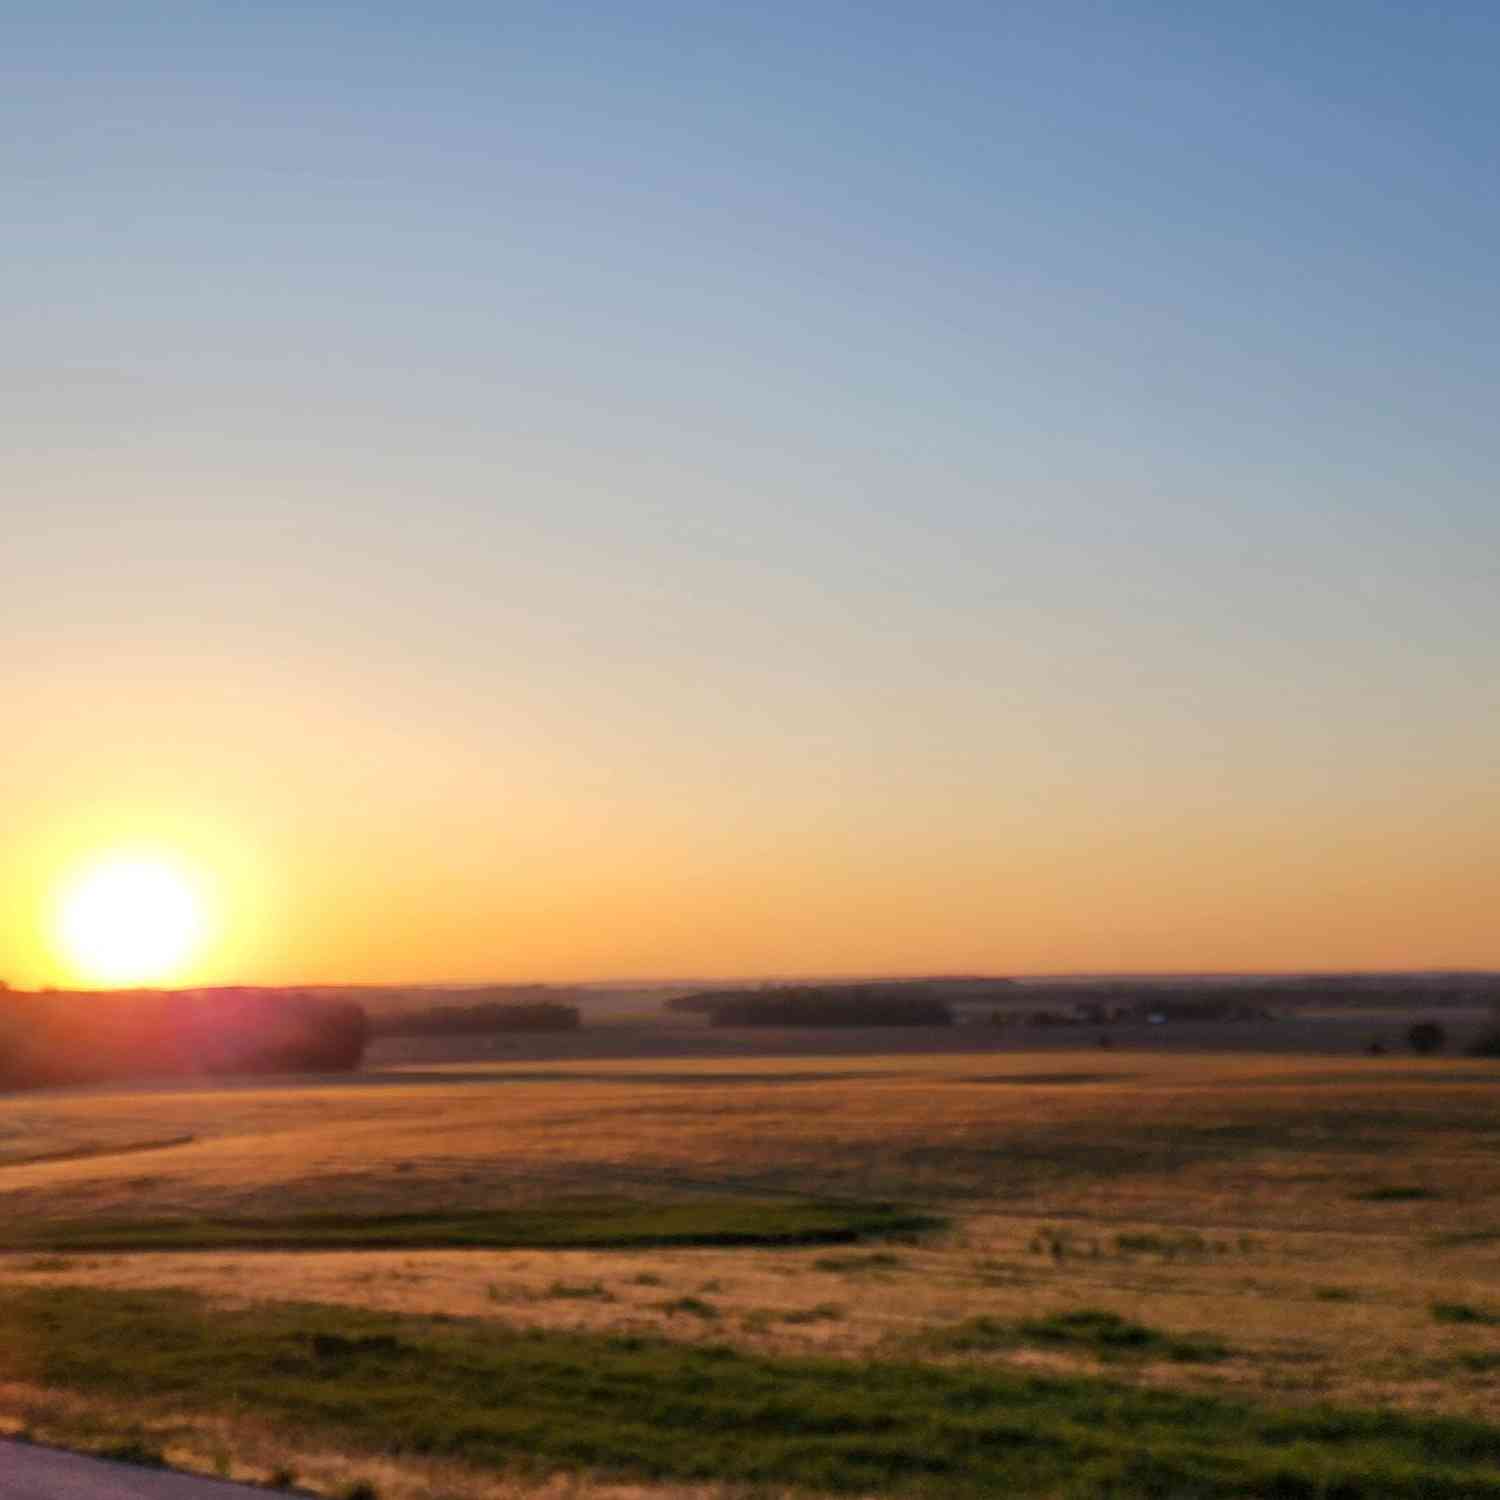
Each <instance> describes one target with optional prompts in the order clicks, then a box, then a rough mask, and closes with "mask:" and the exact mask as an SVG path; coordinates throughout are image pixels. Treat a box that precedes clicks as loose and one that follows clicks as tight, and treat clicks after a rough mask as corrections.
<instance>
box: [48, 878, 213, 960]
mask: <svg viewBox="0 0 1500 1500" xmlns="http://www.w3.org/2000/svg"><path fill="white" fill-rule="evenodd" d="M206 926H207V914H206V910H205V906H204V901H203V897H202V894H201V890H200V884H199V882H198V881H197V880H196V879H195V878H194V876H193V875H192V874H191V873H190V872H189V871H188V870H187V869H186V868H184V867H182V866H181V865H179V864H177V863H176V862H174V861H172V860H171V859H167V858H163V857H160V856H157V855H146V854H114V855H108V856H105V857H103V858H100V859H98V860H95V861H94V862H93V863H92V864H90V865H88V866H87V867H85V868H84V869H83V870H82V871H80V872H79V873H78V874H77V875H76V876H75V877H74V878H73V879H71V880H70V881H68V882H67V884H66V885H65V886H64V887H63V890H62V892H61V896H60V899H59V901H58V906H57V937H58V942H59V946H60V947H61V948H62V950H63V953H64V954H65V955H66V957H67V960H68V962H69V964H70V965H71V967H72V968H73V969H74V970H75V971H76V972H77V973H78V974H79V975H80V976H81V977H82V978H84V979H86V980H87V981H88V982H89V983H91V984H101V985H137V984H161V983H167V982H170V981H171V980H173V979H175V978H177V977H178V976H179V975H180V974H181V973H182V971H183V970H184V969H185V967H186V966H187V964H188V963H189V962H190V961H191V960H192V958H193V957H194V956H195V954H196V953H197V952H198V950H199V948H200V947H201V946H202V943H203V940H204V936H205V930H206Z"/></svg>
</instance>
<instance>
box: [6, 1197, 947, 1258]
mask: <svg viewBox="0 0 1500 1500" xmlns="http://www.w3.org/2000/svg"><path fill="white" fill-rule="evenodd" d="M941 1223H942V1221H941V1220H940V1219H938V1218H935V1217H934V1216H933V1215H931V1214H921V1213H914V1212H911V1211H909V1210H905V1209H901V1208H898V1207H895V1206H893V1205H891V1204H886V1203H839V1202H797V1201H791V1202H787V1201H774V1200H773V1201H766V1200H755V1199H709V1200H700V1201H697V1202H683V1203H643V1202H633V1201H631V1200H629V1199H622V1198H606V1197H596V1198H586V1199H577V1200H573V1201H563V1202H558V1203H549V1204H546V1205H544V1206H538V1207H535V1208H520V1209H502V1210H493V1211H490V1212H481V1213H413V1214H375V1215H369V1216H364V1217H358V1218H351V1217H350V1216H348V1215H346V1214H292V1215H284V1216H282V1217H279V1218H277V1217H269V1218H255V1219H227V1218H226V1219H210V1218H175V1219H169V1218H160V1219H81V1220H56V1221H49V1220H39V1221H35V1222H32V1223H30V1224H26V1223H22V1224H14V1225H8V1226H6V1228H5V1229H4V1230H3V1231H0V1248H6V1249H26V1250H97V1251H102V1250H339V1249H361V1250H373V1249H492V1250H493V1249H528V1248H533V1249H567V1248H578V1249H617V1250H624V1249H633V1248H643V1247H650V1246H670V1245H740V1246H750V1245H839V1244H851V1243H853V1242H854V1241H856V1240H861V1239H866V1238H871V1237H889V1236H892V1235H906V1234H917V1233H921V1232H923V1231H926V1230H930V1229H935V1228H937V1227H939V1225H940V1224H941Z"/></svg>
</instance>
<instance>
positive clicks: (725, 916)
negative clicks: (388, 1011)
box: [0, 667, 1500, 987]
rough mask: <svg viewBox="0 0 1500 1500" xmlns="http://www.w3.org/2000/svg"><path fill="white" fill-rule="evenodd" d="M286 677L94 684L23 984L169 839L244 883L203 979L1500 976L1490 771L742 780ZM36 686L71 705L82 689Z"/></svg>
mask: <svg viewBox="0 0 1500 1500" xmlns="http://www.w3.org/2000/svg"><path fill="white" fill-rule="evenodd" d="M253 679H254V673H253V672H251V671H249V670H248V669H247V673H246V674H245V675H243V676H241V677H239V678H238V679H237V681H236V683H235V685H234V687H233V688H232V689H231V688H229V687H228V686H226V685H225V684H224V682H223V681H222V680H219V687H218V691H217V695H216V693H215V690H214V686H213V684H214V680H215V679H214V677H213V675H212V674H209V675H208V676H204V675H199V674H196V673H194V672H192V671H190V670H188V669H187V668H186V667H185V668H184V669H183V674H182V676H181V677H180V678H179V680H178V681H177V682H176V683H174V684H165V683H162V682H160V681H158V682H157V683H156V684H155V688H154V691H156V692H159V693H161V694H162V696H161V697H160V698H159V699H158V700H157V701H155V702H152V701H150V700H149V698H148V696H147V693H148V689H147V685H146V684H145V683H144V682H143V683H141V684H139V691H138V692H136V693H134V694H132V693H129V692H121V693H120V694H119V695H118V697H117V698H116V699H115V700H114V701H110V700H109V699H108V698H107V697H106V698H102V699H100V700H97V701H95V702H94V703H92V704H88V705H85V704H84V703H82V702H81V701H80V700H79V699H78V698H76V697H75V698H74V699H72V700H71V710H70V712H69V714H68V715H67V717H66V718H65V720H64V721H63V722H62V724H61V725H60V727H58V728H57V729H56V730H55V731H54V734H53V736H52V739H51V742H50V743H48V744H46V745H45V746H44V745H42V743H41V739H42V737H41V736H40V735H34V736H33V737H32V738H33V741H34V742H35V743H34V744H33V745H32V746H31V747H30V749H29V750H28V749H27V748H25V747H23V748H21V749H20V750H19V751H18V753H17V754H15V755H13V756H12V757H11V759H10V761H9V762H8V765H7V767H6V770H5V773H4V774H5V776H6V778H7V784H6V786H5V791H6V793H7V797H8V801H9V805H10V808H11V811H10V818H9V822H10V827H9V830H8V832H9V837H8V839H7V845H6V856H7V857H6V859H5V863H4V866H3V872H0V954H3V963H4V968H3V969H0V977H3V978H5V979H6V980H8V981H9V982H10V983H11V984H12V985H13V986H16V987H31V986H38V985H46V984H50V985H68V984H74V983H78V982H79V981H80V980H81V979H82V978H84V976H82V975H81V974H80V973H79V972H78V971H77V966H76V965H75V964H72V963H71V962H70V960H69V957H68V955H67V954H66V953H63V952H60V951H59V950H58V948H57V945H56V944H55V942H53V941H52V939H51V934H50V927H49V923H50V920H51V912H52V909H53V907H54V906H55V903H56V901H57V900H58V898H59V895H60V892H61V891H63V890H64V889H65V887H66V883H67V880H68V879H69V877H70V874H71V873H75V872H76V871H77V870H78V869H79V868H80V867H81V866H82V865H84V864H85V863H86V862H87V861H89V860H90V859H93V858H96V857H98V856H100V855H105V854H108V853H110V852H111V851H113V850H117V849H122V848H123V849H135V848H143V847H144V848H150V849H155V850H159V851H161V852H162V853H164V854H166V855H168V856H170V857H173V858H176V859H179V860H181V861H182V862H183V863H184V864H186V865H187V866H189V867H191V868H192V869H193V870H194V871H195V872H197V873H198V874H199V875H200V876H201V877H202V878H203V879H204V881H205V884H206V886H207V888H208V890H209V892H210V896H209V901H210V905H211V913H210V915H211V917H212V922H211V928H212V931H211V933H210V935H209V940H208V941H207V943H206V944H205V946H204V948H203V949H202V951H201V952H200V953H199V954H197V955H196V956H195V958H194V961H193V962H192V963H191V964H190V965H188V966H187V967H186V968H184V969H183V970H182V971H181V972H178V973H174V974H172V975H170V976H166V978H167V979H169V980H170V981H171V982H175V983H181V984H194V983H268V984H275V983H341V982H343V983H397V982H409V983H419V982H444V981H483V980H493V981H553V982H565V981H570V980H600V979H609V978H619V979H631V978H640V979H647V978H660V977H668V976H674V975H691V976H704V977H726V978H742V977H743V978H750V977H761V976H767V975H772V976H774V975H788V974H792V975H816V974H828V975H858V974H879V973H932V972H950V973H959V972H985V973H1002V974H1004V973H1049V972H1088V971H1098V972H1123V971H1153V972H1155V971H1182V972H1203V971H1245V972H1251V971H1255V972H1259V971H1281V970H1303V969H1324V970H1330V969H1424V968H1484V967H1495V966H1500V953H1497V950H1496V936H1495V927H1494V923H1493V920H1492V914H1493V912H1494V910H1495V909H1496V907H1497V902H1496V897H1497V896H1500V880H1497V876H1496V872H1495V866H1494V862H1493V860H1492V858H1491V846H1490V844H1489V841H1488V838H1487V836H1486V830H1485V828H1484V826H1483V822H1482V820H1476V819H1475V818H1473V817H1472V816H1471V815H1470V814H1471V809H1470V806H1469V805H1467V804H1466V801H1465V798H1464V797H1463V796H1462V795H1461V794H1460V793H1459V792H1458V790H1457V789H1453V790H1451V791H1450V792H1449V794H1448V795H1447V796H1445V797H1443V798H1441V799H1439V798H1437V797H1434V796H1433V795H1431V794H1430V792H1429V794H1428V795H1426V796H1425V797H1424V799H1423V800H1421V801H1417V800H1415V798H1409V797H1404V796H1402V795H1401V794H1400V791H1401V789H1400V787H1399V785H1397V786H1392V785H1390V784H1389V782H1387V784H1386V785H1385V786H1384V788H1383V789H1382V790H1383V791H1384V793H1385V796H1384V799H1383V800H1379V801H1377V800H1376V799H1375V798H1374V797H1373V796H1372V788H1371V786H1370V784H1369V778H1368V777H1366V778H1365V779H1364V780H1363V781H1361V780H1359V779H1358V778H1351V784H1350V787H1349V788H1348V791H1349V792H1350V793H1351V794H1350V795H1346V796H1345V797H1344V798H1342V799H1338V798H1335V797H1333V796H1332V795H1329V794H1328V792H1327V789H1326V788H1325V789H1324V790H1323V795H1321V796H1319V797H1317V798H1316V799H1315V798H1314V797H1313V796H1312V795H1311V791H1312V789H1311V788H1310V787H1309V785H1308V781H1309V779H1310V778H1308V777H1307V776H1306V775H1304V777H1303V778H1302V781H1301V784H1300V785H1299V782H1298V778H1297V777H1296V776H1295V775H1294V774H1293V772H1292V770H1290V769H1288V768H1282V770H1281V772H1280V777H1279V780H1273V779H1272V777H1271V774H1270V772H1268V771H1266V770H1265V769H1264V768H1262V774H1261V781H1260V784H1258V785H1255V784H1247V785H1246V786H1244V787H1243V788H1242V789H1241V791H1240V794H1239V795H1238V796H1237V797H1236V798H1235V799H1234V800H1233V801H1228V800H1223V799H1221V798H1220V797H1219V795H1218V787H1217V780H1216V778H1215V777H1213V776H1208V777H1205V776H1203V775H1202V774H1201V768H1200V774H1199V775H1198V776H1197V777H1196V778H1194V777H1193V776H1192V775H1191V774H1190V771H1191V768H1190V767H1188V766H1185V765H1183V764H1181V763H1176V764H1168V765H1163V766H1161V767H1155V768H1148V767H1143V766H1141V765H1139V764H1137V765H1136V766H1135V767H1133V768H1132V769H1129V770H1127V771H1122V770H1121V769H1120V768H1119V767H1118V766H1115V767H1111V766H1110V765H1109V764H1108V763H1107V762H1106V761H1102V760H1101V761H1100V763H1098V764H1096V765H1093V766H1091V767H1089V768H1088V775H1087V776H1084V775H1083V768H1082V766H1081V764H1080V762H1079V761H1078V760H1077V759H1074V761H1073V762H1072V763H1071V765H1070V766H1069V767H1068V769H1067V772H1066V774H1065V773H1064V772H1063V771H1062V770H1061V769H1060V768H1058V767H1056V766H1052V767H1049V766H1047V764H1046V763H1045V761H1044V760H1042V759H1039V758H1038V756H1037V755H1036V753H1035V750H1034V747H1033V752H1032V754H1031V755H1030V756H1028V755H1027V754H1026V753H1025V749H1024V747H1022V746H1017V745H1015V744H1012V745H1011V746H1009V747H1007V746H1006V744H1005V737H1004V734H1003V726H1001V725H999V724H997V725H996V726H995V728H994V730H993V732H992V738H991V741H990V743H992V744H993V745H995V746H997V747H999V748H998V749H996V750H994V751H993V752H992V753H985V754H983V755H974V756H973V757H972V758H971V759H970V760H969V761H968V762H967V763H961V761H960V759H959V758H956V757H955V756H950V757H949V758H948V760H947V761H946V762H945V763H939V762H938V761H937V760H935V759H934V758H933V757H932V755H931V753H930V748H931V747H929V753H927V754H925V755H914V747H913V746H912V745H911V744H908V745H906V746H905V747H904V749H905V752H906V754H907V756H908V757H910V758H912V759H913V761H914V763H913V764H908V765H907V766H905V767H903V768H901V769H902V770H903V771H904V776H905V780H904V781H903V780H902V779H901V778H898V777H893V776H892V775H891V774H890V764H889V762H882V761H879V760H877V759H874V758H872V757H867V756H866V757H859V756H851V757H849V758H848V759H847V760H844V761H841V760H840V759H839V757H838V756H836V755H834V756H831V757H829V758H828V760H827V762H826V763H825V764H824V765H822V766H821V767H811V766H809V765H806V764H803V763H802V762H801V761H800V760H799V759H797V758H795V757H793V758H792V759H791V760H790V761H788V760H787V759H786V758H785V756H784V755H783V754H782V753H781V752H780V751H778V750H777V749H776V747H775V746H774V745H768V744H767V743H764V742H762V743H758V744H756V745H753V746H749V747H744V753H745V754H746V759H745V761H744V763H743V764H742V765H741V766H740V767H739V770H740V775H739V776H735V775H731V774H727V772H728V770H729V769H730V767H729V766H728V765H727V764H723V763H721V759H720V758H721V757H722V756H723V754H724V750H723V747H722V746H720V747H719V749H718V751H717V752H716V753H715V754H714V755H710V756H707V757H705V756H704V755H703V754H702V753H701V747H698V748H696V749H695V748H693V747H684V746H683V745H682V744H680V743H675V742H674V743H672V744H669V745H668V746H667V747H665V748H666V751H667V752H670V754H671V755H672V758H671V759H670V760H668V759H667V758H666V755H665V754H664V755H663V758H662V759H660V760H653V759H652V758H650V757H648V756H646V755H643V754H638V755H636V756H634V757H631V756H629V755H628V754H624V753H621V754H620V755H619V756H618V758H617V759H616V760H615V761H614V762H613V763H611V762H610V761H609V760H607V759H604V758H602V752H601V751H599V750H598V749H597V748H596V747H590V746H588V745H580V744H576V743H575V744H571V745H570V744H567V743H564V742H561V741H559V742H557V743H553V744H550V745H538V744H536V743H532V744H529V745H528V744H527V743H525V741H524V740H523V739H521V738H519V737H517V739H515V740H514V741H509V742H507V741H506V739H505V738H504V736H503V735H502V734H501V733H499V732H497V731H496V730H495V729H494V727H493V726H488V727H487V732H485V733H483V734H478V736H477V738H476V734H477V731H478V726H475V725H473V724H472V722H471V723H470V724H469V725H468V731H467V737H466V735H465V734H464V733H461V732H459V730H458V727H457V726H456V725H448V726H444V725H443V724H442V723H441V722H440V711H441V703H440V702H439V701H438V700H436V699H434V698H433V696H432V694H431V693H430V692H428V693H425V694H424V693H423V692H422V690H421V689H420V688H419V687H418V686H417V685H416V684H414V683H407V684H406V686H407V687H408V688H409V689H410V690H411V692H412V695H413V696H412V698H411V699H410V700H409V701H410V702H411V703H412V704H413V706H414V711H413V713H412V715H411V717H410V719H409V720H407V719H387V718H385V717H383V716H382V715H380V714H378V713H372V712H371V711H370V710H369V709H368V708H366V707H364V706H363V705H361V704H358V703H355V702H354V701H352V700H351V699H348V698H345V699H343V700H342V701H341V700H340V699H339V697H338V696H337V695H336V694H329V693H324V694H321V695H319V697H318V698H317V699H303V698H298V697H295V696H293V697H291V698H290V699H282V700H278V699H277V698H276V696H275V695H274V694H273V692H272V691H271V687H270V685H269V684H268V683H265V682H259V683H257V682H255V681H254V680H253ZM32 687H33V691H34V694H35V696H34V697H33V699H32V702H31V705H30V707H31V709H32V710H33V711H34V712H33V713H32V715H31V717H30V722H32V723H34V724H35V723H41V722H46V721H47V719H48V718H49V716H50V715H49V704H48V701H47V698H48V695H51V694H56V695H58V696H59V697H61V696H62V694H63V689H62V688H61V687H60V686H59V684H58V683H57V681H56V679H55V678H52V677H49V678H48V679H47V680H46V681H45V682H43V681H41V678H40V674H39V676H38V680H37V681H35V682H34V683H33V684H32ZM247 688H249V689H251V690H250V691H248V692H246V691H245V690H246V689H247ZM173 695H176V696H175V697H174V696H173ZM418 704H422V705H424V707H425V710H426V711H425V712H418V711H415V706H416V705H418ZM59 707H60V705H59V704H58V703H57V702H55V701H54V702H52V703H51V704H50V709H51V710H57V709H58V708H59ZM160 723H170V724H171V725H172V726H173V728H172V732H171V733H170V734H167V735H162V736H160V737H157V736H154V735H153V736H146V735H144V734H143V733H142V731H141V728H140V726H141V725H143V724H160ZM491 747H495V750H496V753H495V754H494V755H493V756H492V755H491V754H489V753H488V751H489V749H490V748H491ZM616 748H617V749H620V750H622V751H623V749H624V748H625V747H623V746H618V745H617V746H616ZM596 756H600V757H601V758H597V759H596ZM756 775H758V776H759V784H758V785H756V783H755V781H754V780H753V778H754V777H755V776H756ZM23 785H26V786H29V787H30V788H31V790H32V796H31V798H30V800H29V801H27V800H25V799H24V798H22V797H21V796H20V795H19V792H20V789H21V787H22V786H23ZM38 788H44V789H45V791H46V796H45V797H38V796H37V795H36V790H37V789H38ZM1476 790H1477V788H1476Z"/></svg>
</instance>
